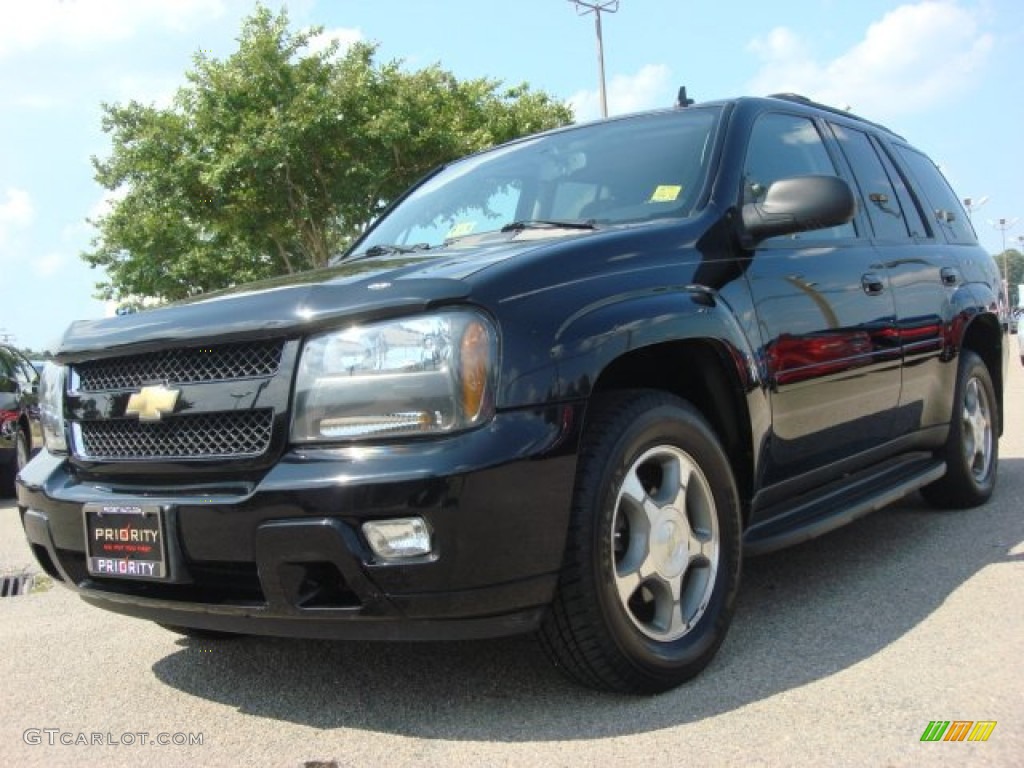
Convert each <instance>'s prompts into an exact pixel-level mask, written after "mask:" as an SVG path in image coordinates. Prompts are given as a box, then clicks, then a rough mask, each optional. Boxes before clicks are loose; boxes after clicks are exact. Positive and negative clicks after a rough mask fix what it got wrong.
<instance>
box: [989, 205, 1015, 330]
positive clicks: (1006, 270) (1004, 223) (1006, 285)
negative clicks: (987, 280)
mask: <svg viewBox="0 0 1024 768" xmlns="http://www.w3.org/2000/svg"><path fill="white" fill-rule="evenodd" d="M1016 223H1017V219H1016V218H1013V219H1007V218H1005V217H1004V218H1001V219H996V220H995V221H989V224H991V225H992V226H993V227H995V228H996V229H998V230H999V232H1000V233H1001V234H1002V236H1003V306H1004V307H1006V311H1007V312H1009V311H1010V261H1009V259H1008V258H1007V257H1006V230H1008V229H1010V228H1012V227H1013V225H1014V224H1016Z"/></svg>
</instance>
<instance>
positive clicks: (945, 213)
mask: <svg viewBox="0 0 1024 768" xmlns="http://www.w3.org/2000/svg"><path fill="white" fill-rule="evenodd" d="M895 150H896V154H897V156H898V160H899V161H900V162H901V163H902V165H903V166H905V168H906V169H907V171H908V172H909V175H910V179H911V181H912V182H913V183H912V184H911V185H910V186H911V188H912V191H913V193H914V195H915V196H916V197H917V198H918V200H919V201H920V204H921V211H922V214H923V215H924V218H925V221H927V222H928V225H929V226H930V227H931V228H932V230H933V231H935V232H941V233H942V236H944V237H945V239H946V240H947V241H949V242H951V243H962V244H965V245H973V244H975V243H977V241H978V240H977V237H976V236H975V234H974V227H972V226H971V222H970V220H969V219H968V218H967V211H965V210H964V207H963V205H961V203H960V199H959V198H958V197H957V196H956V194H955V193H954V192H953V188H952V187H950V186H949V182H948V181H946V179H945V177H944V176H943V175H942V172H941V171H939V169H938V167H937V166H936V165H935V163H933V162H932V161H931V159H929V158H928V156H927V155H924V154H922V153H921V152H918V151H917V150H916V149H912V148H910V147H908V146H904V145H896V147H895Z"/></svg>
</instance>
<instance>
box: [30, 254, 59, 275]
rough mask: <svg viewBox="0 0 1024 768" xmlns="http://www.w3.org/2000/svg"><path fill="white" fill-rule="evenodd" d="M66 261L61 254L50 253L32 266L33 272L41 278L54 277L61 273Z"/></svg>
mask: <svg viewBox="0 0 1024 768" xmlns="http://www.w3.org/2000/svg"><path fill="white" fill-rule="evenodd" d="M66 261H67V260H66V259H65V257H64V255H63V254H61V253H48V254H46V255H45V256H43V257H42V258H40V259H38V260H36V261H35V262H34V263H33V264H32V271H33V272H35V273H36V275H37V276H39V277H44V278H45V277H53V276H54V275H56V274H57V273H58V272H60V271H61V268H62V267H63V266H64V264H65V263H66Z"/></svg>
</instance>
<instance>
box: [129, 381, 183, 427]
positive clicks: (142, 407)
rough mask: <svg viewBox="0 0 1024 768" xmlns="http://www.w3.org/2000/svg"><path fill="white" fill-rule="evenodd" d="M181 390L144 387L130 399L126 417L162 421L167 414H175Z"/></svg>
mask: <svg viewBox="0 0 1024 768" xmlns="http://www.w3.org/2000/svg"><path fill="white" fill-rule="evenodd" d="M180 394H181V391H180V390H177V389H168V388H167V387H164V386H159V387H143V388H142V389H141V390H140V391H138V392H136V393H135V394H134V395H132V396H131V397H130V398H129V399H128V405H127V406H126V407H125V409H124V414H125V416H138V417H139V421H160V419H161V418H163V417H164V416H165V415H166V414H169V413H174V406H175V404H176V403H177V402H178V395H180Z"/></svg>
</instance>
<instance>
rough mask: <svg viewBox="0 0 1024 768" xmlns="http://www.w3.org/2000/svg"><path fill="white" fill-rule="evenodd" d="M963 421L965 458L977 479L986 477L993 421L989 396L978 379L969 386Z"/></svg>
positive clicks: (990, 454)
mask: <svg viewBox="0 0 1024 768" xmlns="http://www.w3.org/2000/svg"><path fill="white" fill-rule="evenodd" d="M962 419H963V427H962V432H963V450H964V458H965V459H966V460H967V464H968V466H969V467H970V469H971V472H972V473H973V474H974V476H975V477H984V476H985V475H986V474H987V472H988V468H989V464H990V462H991V460H992V420H991V411H990V405H989V402H988V396H987V395H986V393H985V390H984V389H983V388H982V387H981V385H980V384H979V383H978V380H977V379H971V380H970V381H969V382H968V384H967V387H966V391H965V392H964V404H963V417H962Z"/></svg>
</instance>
